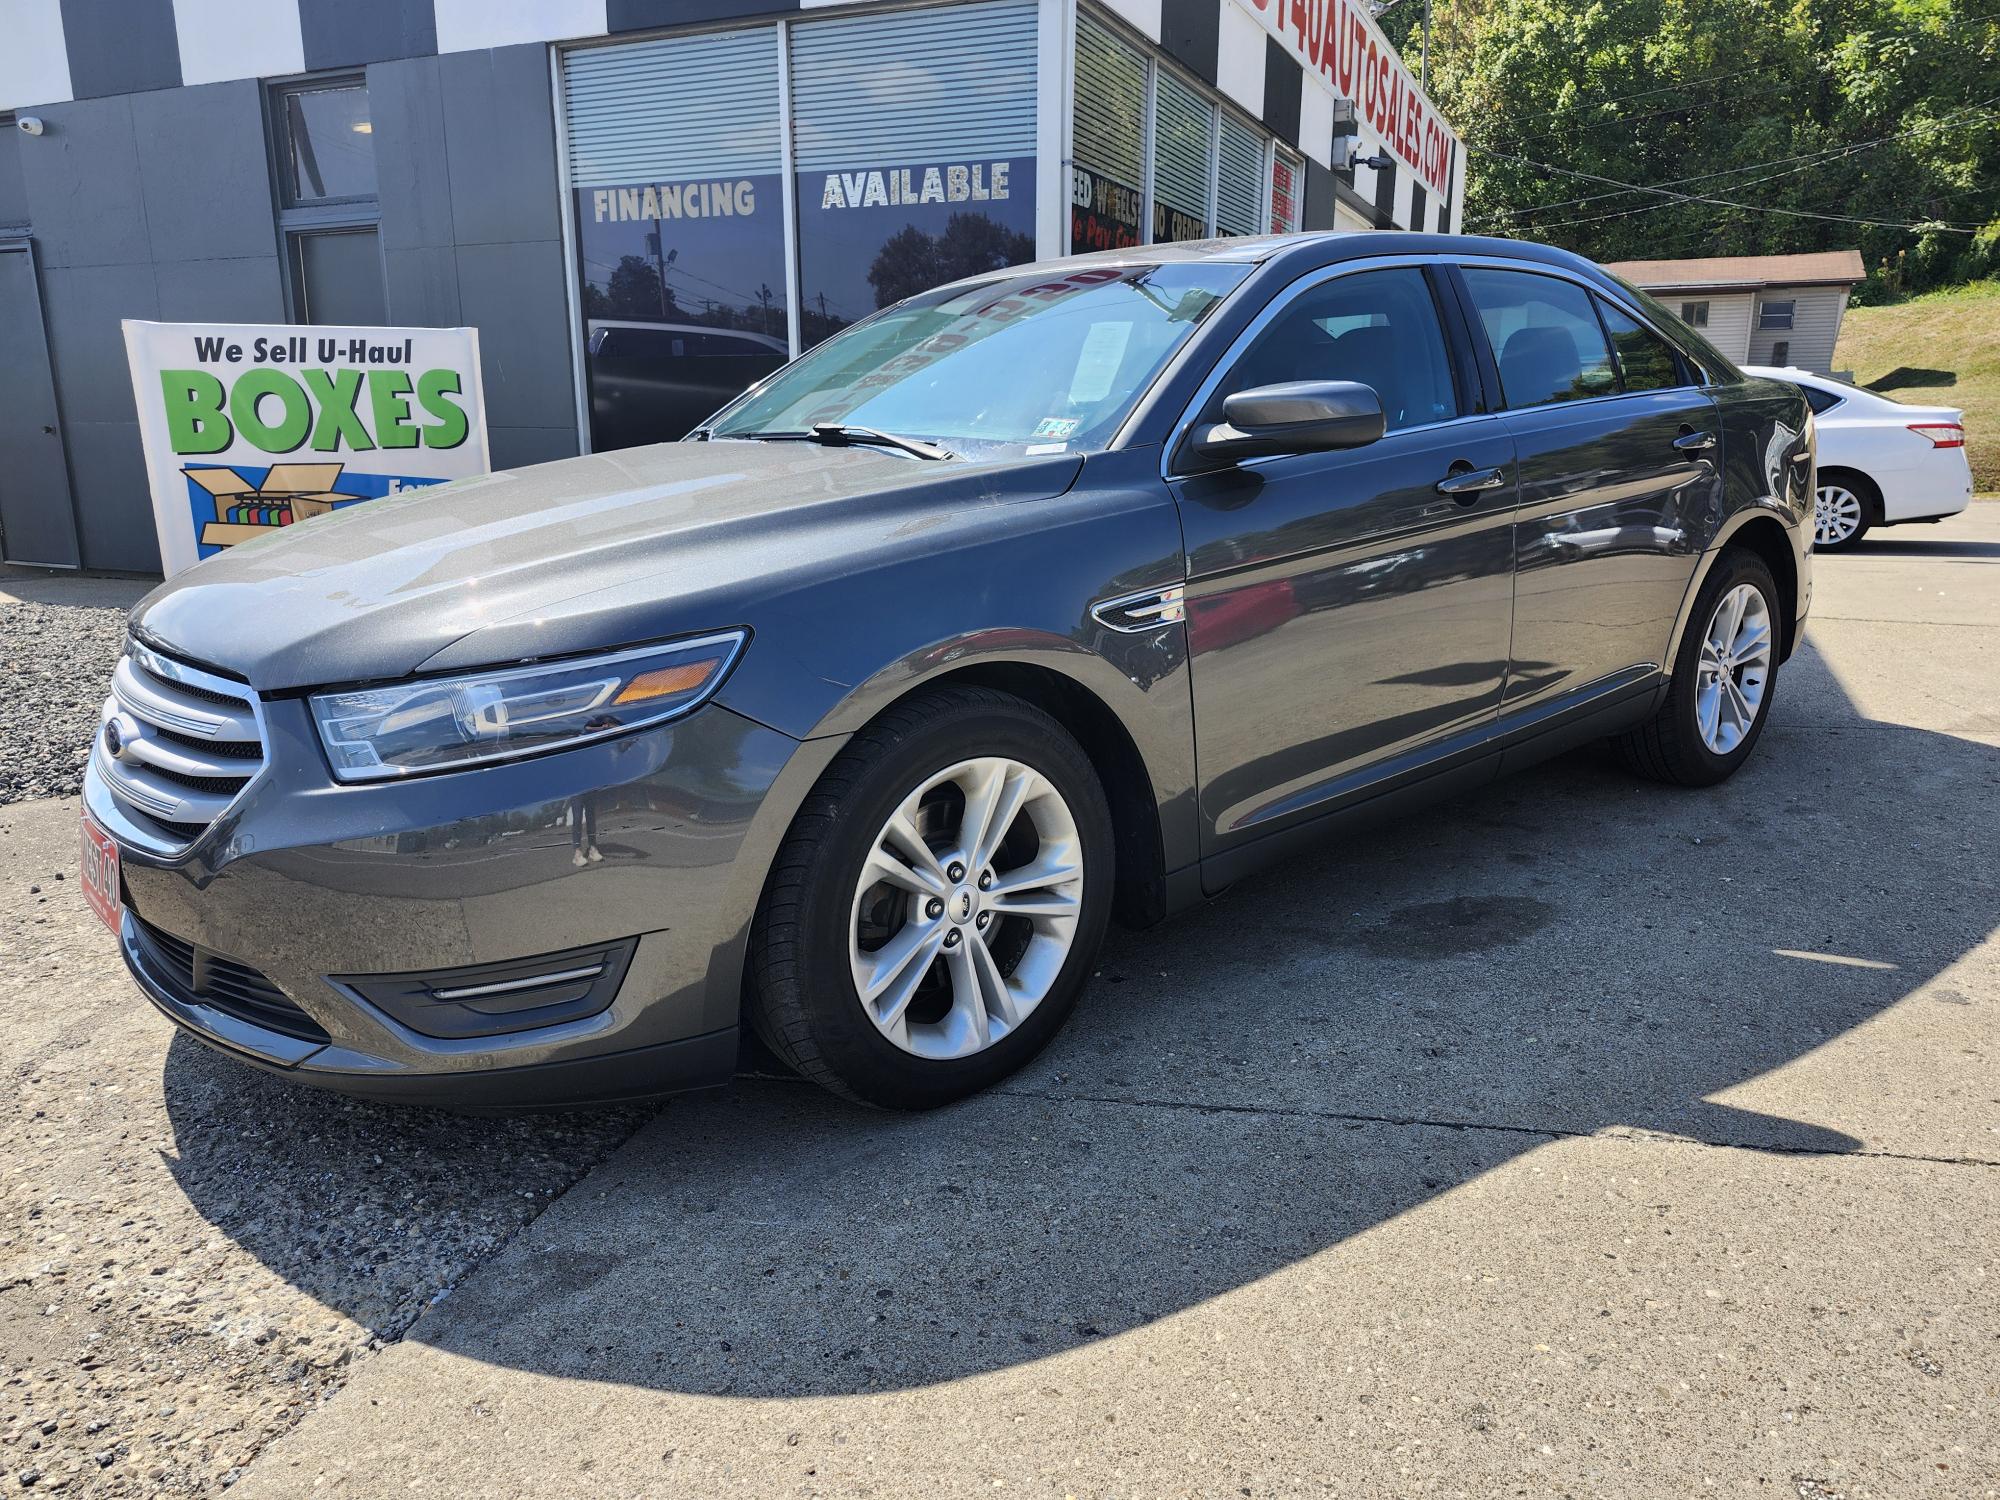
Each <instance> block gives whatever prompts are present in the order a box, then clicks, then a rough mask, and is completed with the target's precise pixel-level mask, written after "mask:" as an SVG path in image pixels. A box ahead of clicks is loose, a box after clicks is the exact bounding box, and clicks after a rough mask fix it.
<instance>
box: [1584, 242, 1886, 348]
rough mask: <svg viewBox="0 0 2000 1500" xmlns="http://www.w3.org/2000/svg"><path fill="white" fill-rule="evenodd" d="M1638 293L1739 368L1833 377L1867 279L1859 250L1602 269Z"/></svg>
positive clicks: (1636, 263) (1628, 264) (1619, 264)
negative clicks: (1854, 302)
mask: <svg viewBox="0 0 2000 1500" xmlns="http://www.w3.org/2000/svg"><path fill="white" fill-rule="evenodd" d="M1607 269H1608V270H1610V271H1611V272H1612V273H1613V274H1614V275H1617V276H1622V277H1623V278H1624V279H1625V280H1627V281H1629V282H1631V283H1632V284H1633V285H1634V286H1637V287H1643V288H1644V289H1645V290H1646V291H1648V292H1651V293H1652V294H1653V295H1654V296H1655V297H1657V298H1658V299H1659V300H1660V301H1662V302H1664V303H1665V304H1666V305H1667V306H1668V307H1669V308H1670V309H1671V310H1672V311H1674V312H1676V313H1679V314H1680V317H1681V321H1682V322H1684V323H1687V324H1689V325H1691V326H1692V327H1695V328H1698V329H1700V330H1701V332H1702V334H1703V335H1704V336H1705V337H1706V338H1707V339H1708V341H1709V342H1710V343H1711V344H1713V345H1715V347H1716V348H1718V349H1720V350H1721V351H1722V352H1723V353H1724V354H1726V355H1728V356H1729V357H1730V358H1731V359H1733V360H1735V361H1736V362H1737V363H1738V364H1746V365H1795V366H1797V367H1798V368H1800V369H1803V370H1815V371H1817V372H1819V373H1820V374H1822V375H1830V374H1832V373H1833V346H1834V344H1835V342H1836V341H1838V339H1839V337H1840V319H1841V315H1842V314H1843V313H1845V312H1846V311H1847V297H1848V294H1849V293H1850V292H1851V291H1853V290H1854V284H1855V283H1856V282H1858V281H1860V280H1861V279H1862V278H1863V277H1865V276H1866V275H1867V274H1868V273H1867V269H1866V267H1864V266H1863V265H1862V262H1861V252H1860V251H1859V250H1820V251H1814V252H1813V253H1811V254H1808V255H1716V256H1706V257H1702V258H1699V259H1695V260H1622V261H1613V262H1611V263H1610V264H1609V265H1608V267H1607Z"/></svg>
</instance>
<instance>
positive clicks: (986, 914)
mask: <svg viewBox="0 0 2000 1500" xmlns="http://www.w3.org/2000/svg"><path fill="white" fill-rule="evenodd" d="M992 920H993V913H992V912H990V911H983V912H981V913H980V914H979V925H980V926H981V927H984V926H985V925H986V924H987V923H988V922H990V921H992Z"/></svg>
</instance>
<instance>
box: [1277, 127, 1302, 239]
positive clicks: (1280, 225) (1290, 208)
mask: <svg viewBox="0 0 2000 1500" xmlns="http://www.w3.org/2000/svg"><path fill="white" fill-rule="evenodd" d="M1305 187H1306V159H1305V158H1304V157H1303V156H1300V155H1299V154H1298V153H1297V152H1296V151H1290V150H1287V149H1286V148H1285V147H1284V146H1282V145H1281V146H1278V147H1276V148H1275V149H1274V150H1273V151H1272V153H1271V233H1273V234H1290V233H1292V232H1293V231H1294V230H1296V229H1297V228H1298V227H1299V220H1300V216H1301V213H1302V211H1303V209H1304V206H1305Z"/></svg>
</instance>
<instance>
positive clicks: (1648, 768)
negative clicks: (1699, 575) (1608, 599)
mask: <svg viewBox="0 0 2000 1500" xmlns="http://www.w3.org/2000/svg"><path fill="white" fill-rule="evenodd" d="M1781 610H1782V599H1781V596H1780V595H1779V593H1778V588H1777V585H1776V583H1775V582H1773V580H1772V578H1771V570H1770V569H1769V568H1768V567H1766V566H1765V565H1764V560H1763V559H1762V558H1760V557H1759V556H1757V554H1756V553H1754V552H1750V551H1747V550H1744V549H1741V548H1731V549H1729V550H1728V551H1726V552H1724V553H1723V554H1722V556H1721V557H1720V558H1719V559H1717V561H1716V564H1715V566H1714V568H1712V569H1711V570H1710V571H1709V575H1708V577H1707V578H1706V579H1704V580H1703V581H1702V586H1701V592H1700V593H1699V594H1698V595H1697V596H1696V597H1695V605H1694V609H1693V610H1692V611H1691V612H1690V613H1689V615H1688V627H1687V633H1686V635H1685V636H1684V637H1683V638H1682V640H1681V644H1680V650H1679V651H1678V653H1677V654H1676V656H1675V658H1674V674H1673V680H1672V683H1671V685H1670V686H1669V687H1668V689H1667V696H1666V701H1665V702H1663V703H1662V704H1661V705H1660V708H1659V711H1658V712H1657V713H1655V714H1654V715H1653V717H1652V718H1651V719H1650V720H1648V721H1647V722H1646V723H1644V724H1642V725H1640V726H1639V727H1638V728H1637V729H1635V730H1633V731H1631V732H1630V733H1629V734H1626V735H1624V736H1623V737H1622V738H1621V739H1620V740H1619V741H1618V747H1619V750H1620V752H1621V753H1622V754H1623V756H1624V759H1625V763H1626V764H1627V765H1628V766H1630V767H1631V768H1632V769H1633V770H1634V771H1637V772H1638V773H1639V774H1640V775H1642V776H1646V777H1650V778H1651V779H1652V780H1654V781H1664V782H1668V783H1671V784H1672V785H1675V786H1714V785H1715V784H1716V783H1718V782H1721V781H1726V780H1728V779H1729V778H1730V777H1731V776H1733V775H1735V774H1736V771H1737V769H1738V768H1739V767H1740V766H1741V765H1742V764H1743V762H1745V761H1746V760H1748V759H1749V758H1750V752H1751V751H1753V750H1755V749H1756V748H1757V741H1758V739H1759V738H1761V737H1762V735H1763V733H1764V725H1765V724H1766V723H1768V722H1769V720H1770V717H1771V699H1772V697H1773V695H1774V694H1775V693H1776V691H1777V686H1778V647H1779V643H1780V641H1781V640H1782V638H1783V634H1782V633H1783V630H1784V624H1783V618H1782V614H1781ZM1760 629H1761V639H1760V636H1759V631H1760Z"/></svg>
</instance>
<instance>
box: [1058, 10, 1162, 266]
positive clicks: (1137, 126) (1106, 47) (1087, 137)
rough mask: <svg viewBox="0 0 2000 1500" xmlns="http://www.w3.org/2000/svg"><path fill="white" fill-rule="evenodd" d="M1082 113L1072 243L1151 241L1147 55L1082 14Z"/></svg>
mask: <svg viewBox="0 0 2000 1500" xmlns="http://www.w3.org/2000/svg"><path fill="white" fill-rule="evenodd" d="M1075 119H1076V160H1075V161H1074V162H1073V163H1071V165H1070V198H1069V204H1070V207H1069V246H1070V249H1071V250H1072V251H1073V252H1075V253H1076V254H1079V255H1080V254H1082V253H1083V252H1085V251H1086V250H1119V249H1123V248H1124V247H1126V246H1128V245H1137V244H1141V243H1143V242H1144V240H1145V237H1146V223H1145V214H1144V204H1145V183H1146V60H1145V59H1144V58H1143V57H1141V56H1139V54H1138V53H1136V52H1134V51H1133V50H1132V49H1131V48H1130V47H1127V46H1126V45H1125V44H1124V43H1122V42H1120V41H1119V40H1118V39H1117V38H1115V37H1114V36H1112V35H1111V33H1110V32H1109V31H1107V30H1105V28H1104V27H1102V26H1099V25H1098V24H1097V23H1096V22H1095V21H1093V20H1091V19H1090V17H1088V16H1078V17H1077V21H1076V116H1075Z"/></svg>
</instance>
